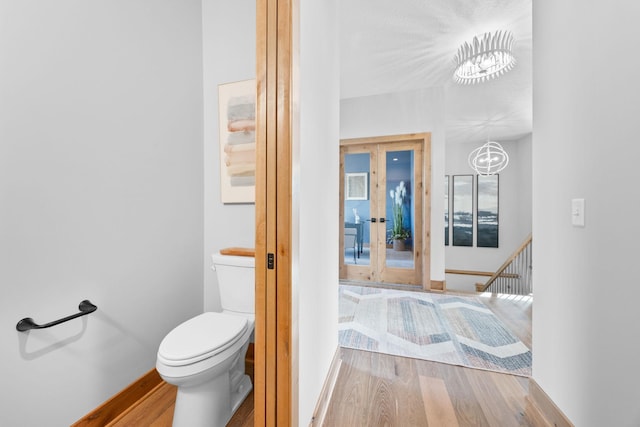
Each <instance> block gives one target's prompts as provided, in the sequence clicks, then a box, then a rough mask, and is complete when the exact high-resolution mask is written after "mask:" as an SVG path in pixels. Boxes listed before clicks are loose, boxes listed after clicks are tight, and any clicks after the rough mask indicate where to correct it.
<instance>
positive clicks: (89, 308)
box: [16, 299, 98, 332]
mask: <svg viewBox="0 0 640 427" xmlns="http://www.w3.org/2000/svg"><path fill="white" fill-rule="evenodd" d="M97 309H98V307H97V306H95V305H93V304H91V301H89V300H88V299H86V300H84V301H82V302H81V303H80V305H78V310H80V313H76V314H72V315H71V316H67V317H64V318H62V319H58V320H54V321H53V322H49V323H45V324H44V325H38V324H37V323H36V322H35V321H34V320H33V319H32V318H31V317H25V318H24V319H22V320H20V321H19V322H18V324H17V325H16V329H17V330H19V331H20V332H24V331H28V330H29V329H44V328H50V327H52V326H56V325H59V324H60V323H64V322H67V321H69V320H71V319H75V318H76V317H80V316H85V315H87V314H89V313H93V312H94V311H96V310H97Z"/></svg>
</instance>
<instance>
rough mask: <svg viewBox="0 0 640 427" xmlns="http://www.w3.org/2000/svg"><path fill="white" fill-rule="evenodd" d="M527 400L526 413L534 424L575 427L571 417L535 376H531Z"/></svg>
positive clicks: (550, 426)
mask: <svg viewBox="0 0 640 427" xmlns="http://www.w3.org/2000/svg"><path fill="white" fill-rule="evenodd" d="M526 402H527V404H526V407H525V415H526V417H527V419H528V420H529V421H530V422H531V423H532V424H533V425H535V426H549V427H574V425H573V423H572V422H571V421H569V418H567V416H566V415H565V414H564V413H563V412H562V411H561V410H560V408H558V407H557V406H556V404H555V403H554V402H553V400H551V398H550V397H549V396H548V395H547V393H545V392H544V390H542V387H540V386H539V385H538V383H537V382H536V381H535V380H534V379H533V378H529V394H528V396H527V398H526Z"/></svg>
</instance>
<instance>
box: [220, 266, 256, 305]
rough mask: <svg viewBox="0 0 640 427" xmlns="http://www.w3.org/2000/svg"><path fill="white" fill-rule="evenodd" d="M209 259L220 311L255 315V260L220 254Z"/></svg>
mask: <svg viewBox="0 0 640 427" xmlns="http://www.w3.org/2000/svg"><path fill="white" fill-rule="evenodd" d="M211 258H212V260H213V267H212V268H213V269H214V270H215V272H216V276H217V278H218V286H219V289H220V304H221V305H222V310H225V311H234V312H238V313H248V314H253V313H255V297H256V292H255V282H256V280H255V258H254V257H249V256H234V255H221V254H220V253H215V254H213V255H211Z"/></svg>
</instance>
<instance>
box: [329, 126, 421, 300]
mask: <svg viewBox="0 0 640 427" xmlns="http://www.w3.org/2000/svg"><path fill="white" fill-rule="evenodd" d="M416 143H417V144H419V145H420V147H421V150H419V151H421V157H422V161H421V166H422V173H421V176H417V175H416V176H414V180H415V191H416V194H420V195H421V202H422V203H421V209H422V212H421V213H419V212H415V215H416V218H420V217H422V221H417V223H419V225H420V228H421V230H419V231H418V229H417V228H418V227H416V231H417V232H418V233H420V237H421V240H422V241H421V243H420V244H419V247H417V248H415V251H416V254H415V255H414V256H416V257H418V259H419V260H420V263H419V264H420V267H419V268H420V270H421V271H419V272H416V274H418V277H417V278H416V279H417V282H418V283H421V284H422V288H423V289H424V290H430V289H431V279H430V276H431V274H430V273H431V233H430V229H431V134H430V133H416V134H405V135H391V136H378V137H367V138H352V139H343V140H341V141H340V149H341V151H342V150H344V151H345V153H346V152H354V151H358V152H362V151H364V150H365V149H366V147H371V146H373V145H381V146H385V145H391V146H393V150H394V151H395V150H401V149H402V147H409V146H411V145H413V146H415V144H416ZM371 151H377V150H369V152H371ZM376 155H377V154H376ZM340 159H341V161H340V201H341V202H340V213H339V221H340V223H339V229H340V230H342V227H343V224H344V219H345V218H344V208H343V203H344V173H345V170H344V159H343V155H342V154H341V156H340ZM416 161H420V160H419V159H418V158H416ZM378 163H379V159H376V164H378ZM371 164H373V161H371ZM416 169H418V168H416ZM382 172H383V173H384V171H382ZM417 173H419V172H417ZM373 178H374V177H372V179H371V182H372V184H371V186H372V191H373V185H374V184H373V182H375V181H374V179H373ZM375 178H376V180H377V181H378V182H384V181H381V178H380V177H375ZM378 191H379V192H380V193H386V190H384V189H382V188H379V189H378ZM377 199H381V200H385V199H386V194H378V197H377ZM376 209H377V207H376ZM371 211H372V212H374V210H373V208H372V210H371ZM417 225H418V224H417ZM373 232H375V231H373ZM340 254H341V256H340V277H346V276H345V275H346V273H347V271H349V269H350V267H351V266H347V265H345V263H344V255H343V254H344V236H343V233H340ZM416 266H418V264H416ZM351 270H353V269H351ZM359 270H360V271H359V273H358V274H357V275H359V276H360V278H358V277H355V278H356V280H365V281H367V280H370V278H371V275H372V273H365V272H364V271H363V269H359ZM396 270H399V269H396ZM355 271H358V269H355ZM408 271H410V270H408ZM349 272H351V271H349Z"/></svg>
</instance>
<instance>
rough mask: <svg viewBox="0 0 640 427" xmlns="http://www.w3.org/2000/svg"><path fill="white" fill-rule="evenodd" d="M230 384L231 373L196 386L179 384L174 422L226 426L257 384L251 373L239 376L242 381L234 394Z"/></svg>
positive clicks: (196, 426) (188, 426)
mask: <svg viewBox="0 0 640 427" xmlns="http://www.w3.org/2000/svg"><path fill="white" fill-rule="evenodd" d="M231 381H233V380H231ZM233 382H234V383H235V381H233ZM230 385H231V384H230V378H229V375H220V376H219V377H217V378H216V379H214V380H212V381H207V382H205V383H202V384H199V385H196V386H192V387H184V386H183V387H178V392H177V394H176V404H175V410H174V413H173V424H172V426H173V427H224V426H226V425H227V423H228V422H229V420H230V419H231V417H232V416H233V414H234V413H235V412H236V410H237V409H238V408H239V407H240V405H241V404H242V402H244V400H245V399H246V397H247V396H248V395H249V392H251V389H252V388H253V386H252V384H251V379H250V378H249V376H248V375H243V376H242V378H239V384H238V386H237V388H235V387H234V388H233V389H234V392H233V393H231V394H230V393H229V388H230Z"/></svg>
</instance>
